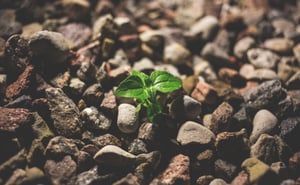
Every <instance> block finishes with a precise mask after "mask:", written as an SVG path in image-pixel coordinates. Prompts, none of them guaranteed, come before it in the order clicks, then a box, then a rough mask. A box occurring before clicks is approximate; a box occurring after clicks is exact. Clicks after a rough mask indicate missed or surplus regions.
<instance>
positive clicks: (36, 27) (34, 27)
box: [21, 22, 42, 40]
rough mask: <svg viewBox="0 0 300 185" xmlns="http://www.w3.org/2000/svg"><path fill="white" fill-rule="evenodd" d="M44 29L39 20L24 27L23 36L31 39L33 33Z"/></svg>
mask: <svg viewBox="0 0 300 185" xmlns="http://www.w3.org/2000/svg"><path fill="white" fill-rule="evenodd" d="M38 31H42V25H41V24H40V23H38V22H33V23H29V24H27V25H24V26H23V28H22V34H21V37H22V38H24V39H27V40H29V39H30V38H31V36H32V35H33V34H35V33H36V32H38Z"/></svg>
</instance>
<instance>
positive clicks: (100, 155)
mask: <svg viewBox="0 0 300 185" xmlns="http://www.w3.org/2000/svg"><path fill="white" fill-rule="evenodd" d="M94 160H95V161H96V162H97V163H98V164H99V165H104V166H107V167H111V168H117V169H118V168H124V167H130V166H132V165H133V164H134V163H135V160H136V156H135V155H133V154H131V153H129V152H126V151H125V150H123V149H121V148H120V147H117V146H114V145H106V146H105V147H103V148H102V149H100V150H99V151H98V152H97V153H96V154H95V155H94Z"/></svg>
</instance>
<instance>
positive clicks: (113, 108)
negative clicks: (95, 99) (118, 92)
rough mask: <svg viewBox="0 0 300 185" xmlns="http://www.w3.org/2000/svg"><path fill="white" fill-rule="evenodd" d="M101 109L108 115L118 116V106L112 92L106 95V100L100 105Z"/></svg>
mask: <svg viewBox="0 0 300 185" xmlns="http://www.w3.org/2000/svg"><path fill="white" fill-rule="evenodd" d="M100 109H101V110H103V112H105V113H107V114H108V115H112V116H115V115H117V110H118V105H117V100H116V96H115V95H114V92H113V91H112V90H111V91H109V92H105V93H104V98H103V100H102V102H101V104H100Z"/></svg>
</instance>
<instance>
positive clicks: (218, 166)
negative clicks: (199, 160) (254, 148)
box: [214, 159, 238, 181]
mask: <svg viewBox="0 0 300 185" xmlns="http://www.w3.org/2000/svg"><path fill="white" fill-rule="evenodd" d="M214 166H215V173H216V177H218V178H222V179H224V180H226V181H230V180H232V179H233V178H234V176H235V175H236V172H237V169H238V167H237V166H236V165H234V164H231V163H229V162H227V161H224V160H222V159H217V160H216V161H215V165H214Z"/></svg>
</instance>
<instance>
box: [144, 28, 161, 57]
mask: <svg viewBox="0 0 300 185" xmlns="http://www.w3.org/2000/svg"><path fill="white" fill-rule="evenodd" d="M139 37H140V39H141V41H142V43H143V44H144V45H146V46H147V47H149V49H150V50H151V52H153V51H155V52H158V54H160V55H161V54H162V51H163V48H164V46H165V36H164V34H163V31H161V30H147V31H144V32H142V33H141V34H140V36H139ZM155 52H154V53H153V55H154V56H156V55H155Z"/></svg>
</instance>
